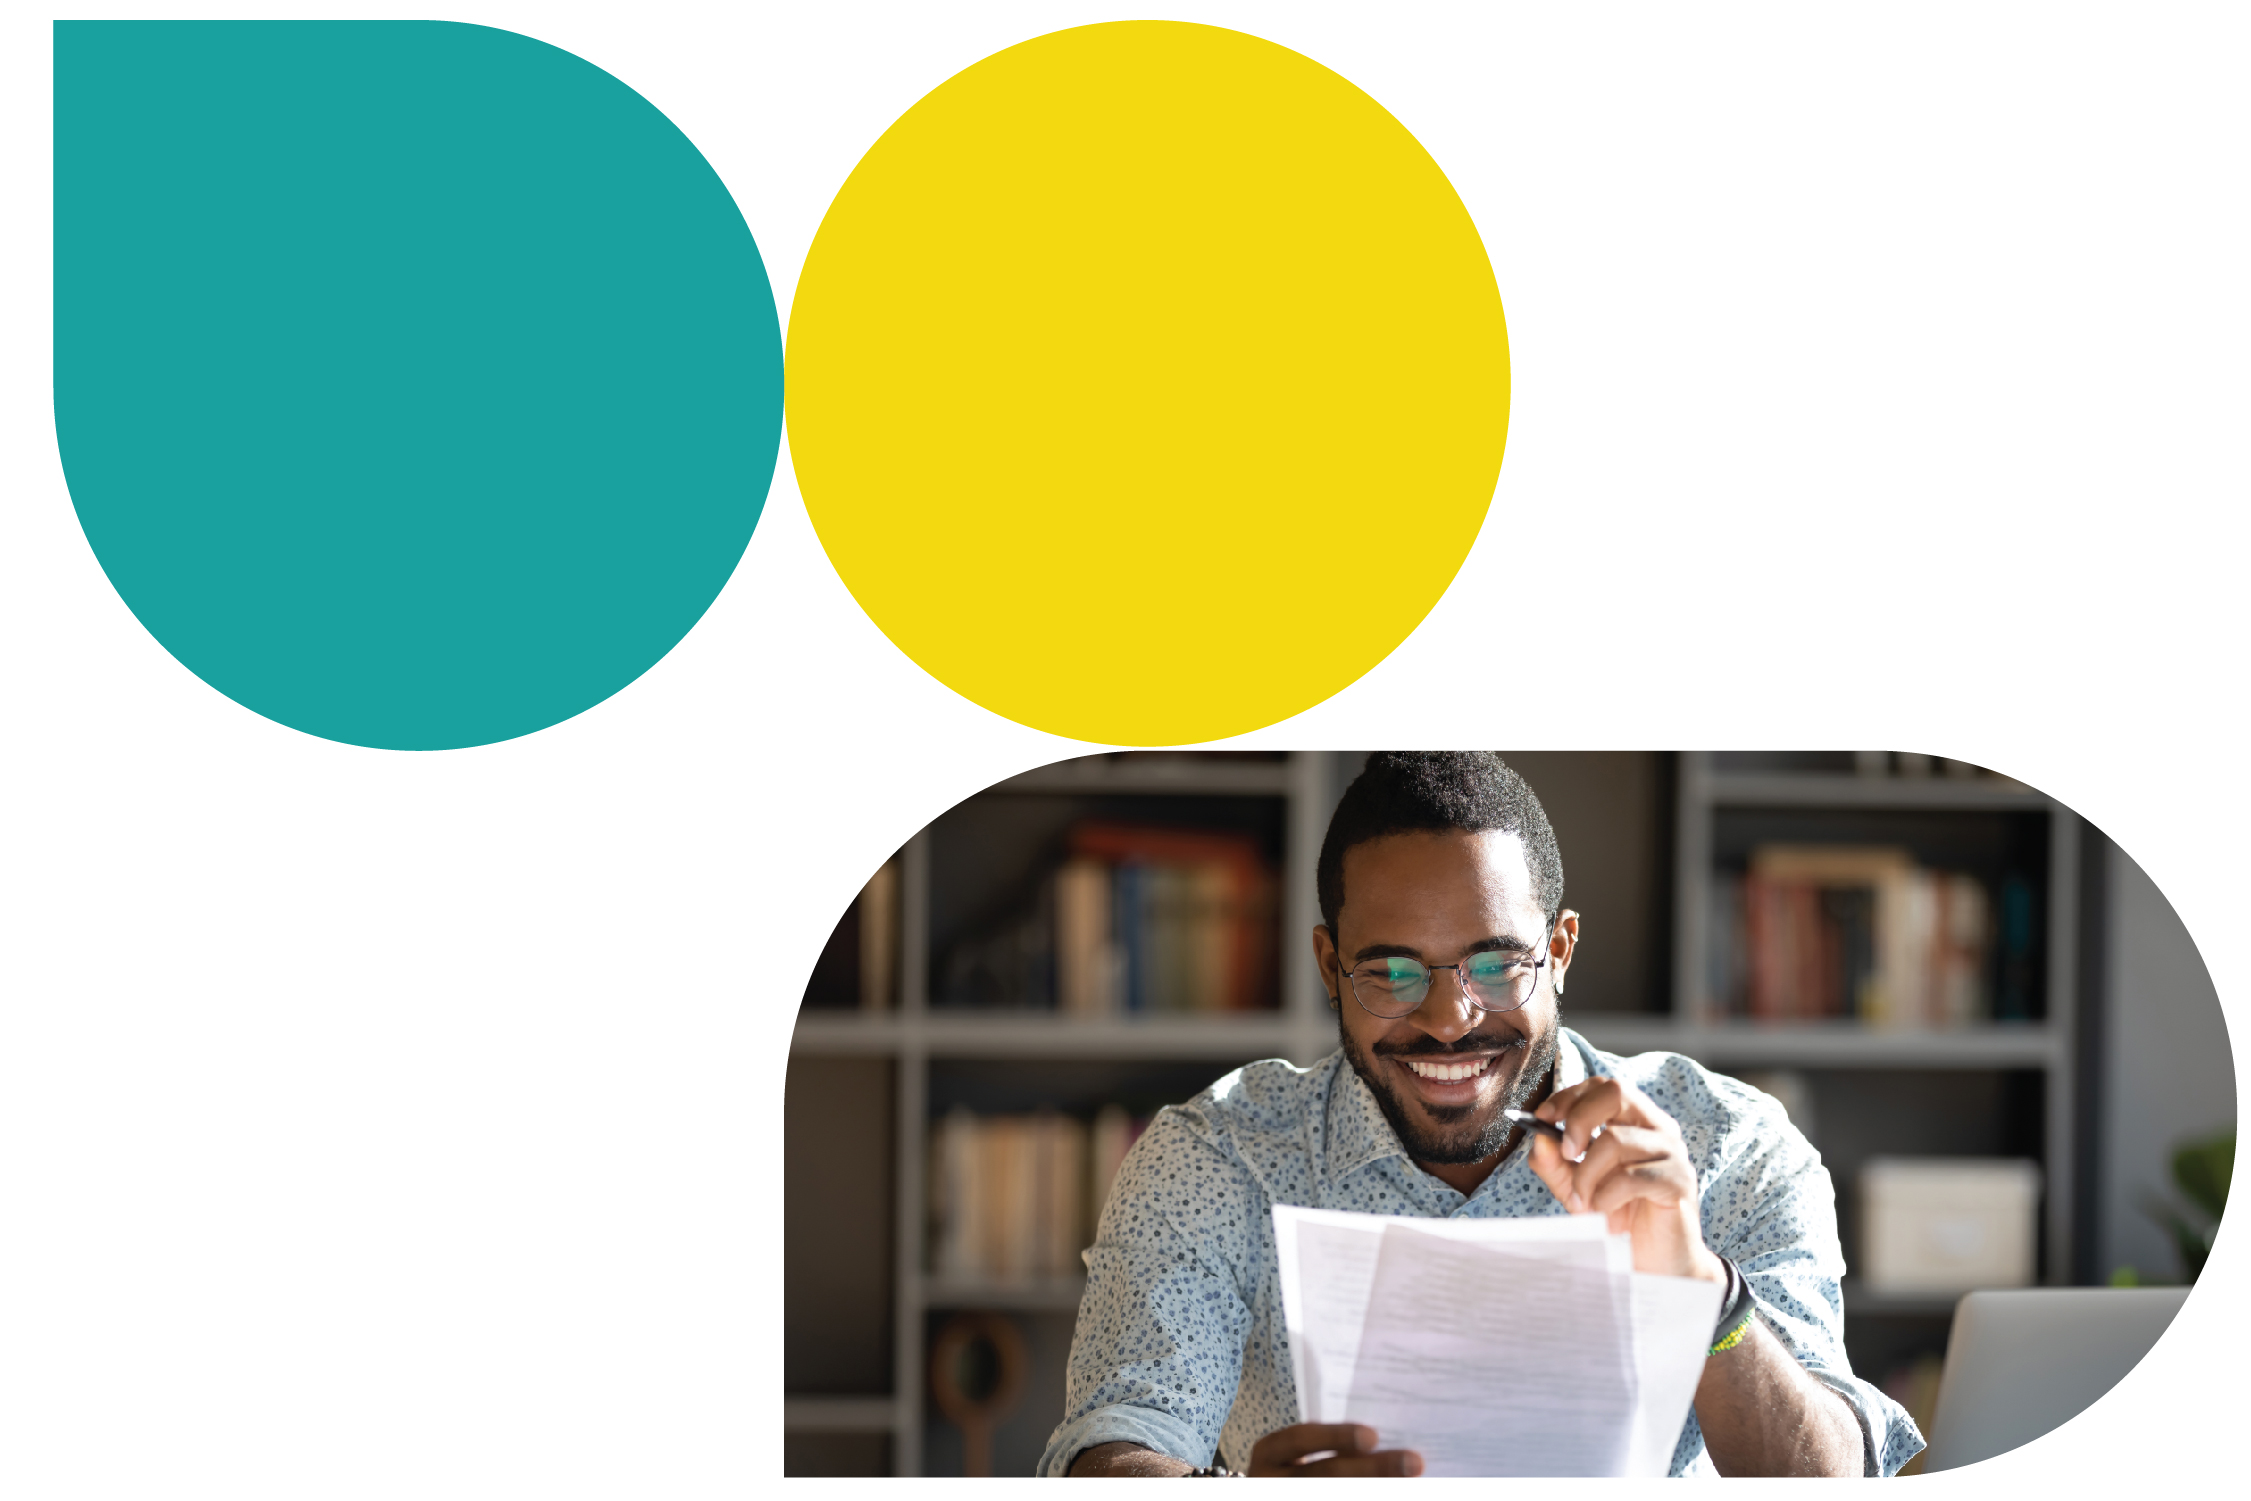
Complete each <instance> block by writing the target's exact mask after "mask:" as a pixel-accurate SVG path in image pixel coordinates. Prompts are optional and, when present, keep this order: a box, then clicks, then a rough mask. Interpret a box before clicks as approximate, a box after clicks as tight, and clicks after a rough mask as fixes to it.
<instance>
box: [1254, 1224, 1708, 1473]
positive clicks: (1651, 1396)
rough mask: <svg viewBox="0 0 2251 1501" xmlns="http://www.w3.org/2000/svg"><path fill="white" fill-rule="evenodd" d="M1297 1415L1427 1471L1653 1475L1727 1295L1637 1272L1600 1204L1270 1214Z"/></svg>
mask: <svg viewBox="0 0 2251 1501" xmlns="http://www.w3.org/2000/svg"><path fill="white" fill-rule="evenodd" d="M1274 1240H1275V1250H1276V1253H1277V1260H1278V1262H1279V1266H1280V1271H1281V1293H1282V1310H1283V1321H1284V1323H1285V1325H1286V1327H1287V1329H1288V1333H1289V1344H1290V1363H1291V1370H1292V1374H1293V1375H1294V1376H1295V1378H1296V1380H1297V1391H1298V1412H1299V1416H1300V1417H1301V1418H1302V1419H1304V1420H1305V1421H1308V1422H1329V1423H1333V1422H1360V1423H1367V1424H1368V1425H1369V1426H1371V1427H1373V1428H1374V1429H1375V1430H1376V1431H1377V1433H1378V1434H1379V1435H1380V1436H1381V1441H1382V1444H1383V1446H1384V1447H1385V1448H1387V1449H1391V1448H1408V1449H1414V1450H1416V1451H1417V1452H1419V1453H1420V1454H1421V1455H1422V1457H1423V1463H1424V1473H1425V1474H1429V1475H1662V1474H1664V1473H1665V1471H1666V1469H1667V1468H1668V1467H1669V1465H1670V1463H1671V1459H1672V1452H1673V1446H1674V1444H1675V1442H1676V1441H1677V1440H1678V1438H1679V1435H1680V1429H1681V1425H1682V1423H1683V1422H1684V1421H1686V1419H1687V1416H1688V1408H1689V1404H1690V1402H1691V1401H1692V1400H1693V1399H1694V1396H1695V1391H1696V1382H1697V1379H1698V1377H1699V1376H1700V1375H1701V1373H1702V1370H1703V1362H1704V1350H1705V1347H1706V1345H1707V1344H1708V1343H1709V1341H1710V1339H1711V1331H1712V1325H1713V1322H1714V1321H1715V1320H1716V1319H1717V1318H1718V1317H1719V1300H1720V1293H1721V1289H1720V1288H1719V1287H1718V1286H1717V1285H1716V1284H1714V1283H1709V1282H1700V1281H1694V1280H1691V1279H1688V1278H1680V1277H1652V1276H1647V1275H1645V1274H1642V1273H1637V1272H1635V1271H1633V1270H1632V1264H1633V1263H1632V1249H1631V1245H1630V1242H1629V1241H1628V1238H1627V1237H1626V1236H1624V1235H1610V1234H1608V1233H1606V1231H1605V1228H1604V1222H1603V1217H1602V1216H1601V1215H1596V1214H1585V1215H1568V1216H1562V1215H1558V1216H1548V1217H1541V1218H1531V1219H1501V1220H1437V1219H1407V1218H1400V1217H1395V1216H1388V1215H1372V1214H1349V1213H1344V1212H1342V1211H1336V1210H1320V1209H1299V1208H1295V1207H1291V1206H1287V1205H1276V1206H1275V1208H1274Z"/></svg>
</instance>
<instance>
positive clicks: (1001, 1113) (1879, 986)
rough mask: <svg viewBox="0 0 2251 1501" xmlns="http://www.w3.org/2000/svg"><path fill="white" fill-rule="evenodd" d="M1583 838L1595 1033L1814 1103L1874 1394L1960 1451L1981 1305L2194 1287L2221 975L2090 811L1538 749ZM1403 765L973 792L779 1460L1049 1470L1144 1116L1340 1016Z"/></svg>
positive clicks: (2220, 1037) (818, 1280)
mask: <svg viewBox="0 0 2251 1501" xmlns="http://www.w3.org/2000/svg"><path fill="white" fill-rule="evenodd" d="M1502 755H1503V756H1504V757H1505V758H1506V759H1507V760H1508V762H1509V764H1510V765H1512V766H1514V767H1516V769H1517V770H1518V771H1519V772H1521V773H1522V774H1523V775H1524V777H1525V778H1526V780H1527V781H1529V782H1530V783H1531V785H1532V787H1533V789H1534V790H1535V791H1536V792H1537V793H1538V794H1539V797H1540V800H1541V802H1542V804H1543V805H1544V806H1545V807H1546V809H1547V811H1548V816H1549V818H1550V820H1551V821H1552V822H1553V824H1554V826H1555V830H1556V834H1557V837H1558V839H1559V841H1560V842H1561V844H1562V848H1563V861H1564V871H1565V877H1566V883H1567V890H1566V894H1565V903H1566V905H1568V906H1570V907H1571V908H1573V909H1574V910H1576V911H1578V912H1579V913H1580V914H1581V920H1582V934H1583V936H1582V940H1581V948H1580V951H1579V955H1578V957H1577V958H1576V959H1575V960H1574V962H1573V965H1572V970H1571V987H1570V994H1569V997H1568V999H1567V1001H1566V1002H1565V1005H1564V1007H1563V1020H1564V1022H1565V1024H1566V1025H1569V1026H1572V1027H1575V1028H1576V1029H1578V1030H1579V1031H1580V1032H1581V1033H1583V1034H1584V1035H1585V1036H1586V1037H1587V1038H1588V1039H1589V1040H1590V1041H1592V1042H1593V1043H1594V1044H1595V1045H1596V1046H1597V1047H1600V1048H1603V1049H1605V1050H1607V1051H1610V1052H1613V1053H1636V1052H1642V1051H1647V1050H1651V1049H1665V1050H1670V1051H1676V1052H1680V1053H1685V1054H1687V1055H1688V1056H1690V1057H1692V1058H1695V1059H1697V1060H1698V1061H1699V1062H1702V1063H1704V1064H1705V1065H1707V1066H1709V1067H1711V1068H1714V1069H1717V1070H1719V1071H1721V1072H1724V1073H1728V1074H1732V1075H1734V1076H1736V1077H1738V1078H1741V1079H1744V1080H1746V1081H1748V1082H1750V1083H1752V1084H1755V1085H1756V1086H1758V1087H1759V1088H1761V1089H1764V1090H1766V1091H1768V1092H1769V1093H1771V1094H1773V1095H1775V1096H1776V1097H1777V1098H1778V1099H1780V1100H1781V1101H1782V1103H1783V1105H1784V1106H1785V1108H1786V1109H1787V1110H1788V1111H1789V1113H1790V1116H1791V1118H1792V1120H1793V1121H1794V1122H1795V1123H1796V1124H1797V1125H1798V1126H1799V1128H1800V1129H1801V1130H1803V1131H1804V1132H1805V1133H1806V1135H1807V1136H1808V1137H1809V1138H1811V1140H1812V1141H1813V1143H1814V1145H1815V1146H1816V1147H1817V1148H1818V1149H1819V1150H1820V1151H1821V1154H1822V1156H1823V1159H1824V1160H1825V1162H1826V1163H1827V1165H1828V1167H1829V1171H1830V1173H1831V1175H1832V1176H1833V1178H1834V1180H1835V1183H1836V1188H1837V1217H1838V1223H1839V1231H1840V1233H1841V1235H1842V1238H1843V1242H1844V1247H1845V1254H1846V1258H1847V1262H1848V1265H1849V1268H1850V1270H1849V1273H1848V1275H1847V1278H1846V1281H1845V1284H1844V1298H1845V1340H1846V1346H1847V1349H1848V1353H1849V1354H1850V1356H1851V1358H1852V1363H1853V1368H1854V1370H1855V1371H1856V1372H1857V1373H1858V1374H1860V1375H1862V1376H1864V1377H1866V1378H1868V1379H1870V1380H1872V1381H1876V1382H1878V1383H1879V1384H1881V1385H1883V1386H1884V1387H1885V1388H1886V1389H1887V1390H1889V1391H1891V1392H1892V1393H1893V1395H1895V1396H1896V1397H1898V1398H1899V1400H1900V1401H1901V1402H1903V1403H1904V1404H1906V1405H1907V1407H1908V1408H1909V1410H1910V1411H1912V1412H1914V1413H1916V1414H1917V1416H1918V1418H1919V1419H1922V1420H1923V1421H1924V1422H1925V1424H1926V1431H1927V1421H1928V1415H1929V1411H1930V1407H1931V1404H1932V1402H1933V1401H1934V1399H1935V1395H1936V1389H1937V1382H1938V1375H1939V1370H1940V1363H1941V1362H1942V1360H1943V1358H1944V1355H1945V1349H1946V1340H1947V1333H1948V1327H1949V1321H1950V1318H1951V1315H1952V1312H1953V1308H1954V1304H1955V1301H1956V1300H1957V1299H1958V1297H1959V1296H1960V1295H1961V1293H1963V1292H1965V1291H1968V1290H1970V1289H1973V1288H1978V1287H2008V1286H2026V1285H2034V1284H2050V1285H2072V1284H2104V1283H2109V1284H2122V1285H2130V1284H2141V1285H2149V1284H2165V1283H2178V1282H2185V1281H2189V1280H2193V1278H2194V1276H2195V1274H2196V1272H2197V1271H2198V1270H2199V1268H2200V1267H2201V1265H2202V1260H2203V1254H2204V1250H2205V1248H2206V1247H2208V1246H2209V1244H2210V1236H2211V1233H2212V1230H2213V1228H2214V1226H2215V1225H2216V1224H2217V1220H2218V1216H2219V1213H2220V1210H2221V1208H2222V1205H2223V1204H2224V1200H2225V1194H2226V1185H2227V1178H2228V1174H2229V1172H2230V1170H2231V1166H2232V1160H2233V1149H2234V1128H2235V1109H2236V1105H2235V1078H2234V1071H2233V1067H2232V1064H2231V1062H2230V1054H2229V1050H2228V1041H2227V1033H2226V1025H2225V1022H2224V1021H2223V1019H2222V1016H2221V1013H2220V1009H2219V1003H2218V998H2217V996H2216V995H2215V994H2214V991H2213V988H2212V982H2211V979H2210V977H2209V975H2208V974H2207V972H2206V971H2205V968H2204V965H2203V963H2202V961H2201V960H2200V959H2199V958H2198V956H2197V952H2196V948H2195V945H2194V944H2193V943H2192V942H2191V941H2190V939H2189V936H2188V934H2187V932H2186V930H2185V929H2184V928H2183V927H2182V926H2181V924H2180V921H2179V919H2178V918H2177V917H2176V916H2175V915H2174V913H2173V910H2172V908H2171V907H2170V906H2169V905H2168V904H2167V902H2166V901H2165V898H2164V897H2163V896H2162V895H2161V894H2160V893H2159V892H2158V891H2157V889H2156V887H2155V886H2154V885H2152V884H2151V882H2150V881H2149V879H2148V878H2147V877H2146V876H2145V875H2144V874H2143V873H2142V872H2141V870H2140V869H2139V867H2137V866H2136V865H2135V864H2134V863H2133V861H2132V860H2131V859H2129V858H2127V856H2126V855H2125V854H2124V852H2122V851H2120V850H2119V849H2117V848H2116V847H2115V846H2113V845H2111V844H2110V843H2109V841H2107V840H2106V839H2105V838H2104V837H2103V836H2102V834H2101V832H2100V831H2099V830H2097V829H2095V828H2094V827H2093V826H2092V825H2090V824H2088V823H2087V822H2085V821H2084V820H2082V819H2081V818H2079V817H2078V816H2077V815H2076V814H2074V813H2073V812H2072V811H2071V810H2069V809H2068V808H2064V807H2062V806H2061V805H2060V804H2057V803H2055V802H2053V801H2052V800H2050V799H2048V798H2046V797H2045V796H2043V795H2042V794H2041V793H2040V792H2038V791H2037V790H2036V789H2033V788H2029V787H2025V786H2023V785H2021V784H2019V783H2016V782H2013V781H2010V780H2008V779H2007V778H2005V777H2001V776H1997V775H1994V774H1992V773H1990V772H1987V771H1984V770H1982V769H1980V768H1977V767H1972V766H1968V765H1966V764H1963V763H1959V762H1944V761H1934V760H1933V759H1932V758H1930V757H1927V756H1919V755H1913V754H1906V753H1894V752H1868V751H1861V752H1834V753H1828V752H1786V753H1754V752H1741V753H1727V752H1719V753H1703V752H1698V753H1686V752H1683V753H1677V754H1676V753H1669V752H1615V753H1613V752H1556V751H1541V752H1532V751H1526V752H1508V751H1504V752H1502ZM1365 759H1366V753H1364V752H1357V753H1356V752H1329V751H1321V752H1242V753H1208V752H1178V753H1176V752H1121V753H1115V754H1108V755H1099V756H1090V757H1086V758H1082V759H1079V760H1075V761H1068V762H1062V763H1058V764H1056V765H1054V766H1049V767H1044V768H1041V769H1039V770H1036V771H1033V772H1029V773H1026V774H1025V775H1023V776H1020V777H1016V778H1012V779H1011V780H1009V781H1007V782H1004V783H1001V784H999V785H997V786H995V787H992V788H990V789H988V790H986V791H985V792H982V793H979V794H977V795H976V796H973V797H971V798H968V799H966V800H965V801H963V802H962V803H961V804H959V805H958V806H956V807H955V808H953V809H951V810H950V811H948V812H947V813H946V814H944V815H943V816H942V817H940V818H939V819H938V820H937V821H936V822H934V823H932V824H931V825H930V826H929V827H928V828H926V829H924V830H922V831H921V832H920V833H918V834H916V835H915V837H914V838H913V839H912V840H910V841H909V842H908V843H907V844H906V846H905V847H904V848H902V849H901V850H900V851H899V853H898V854H897V856H896V857H894V858H893V859H892V860H891V861H889V862H888V863H886V864H885V866H884V867H883V868H882V869H881V870H880V871H878V872H876V873H874V875H873V876H872V877H871V879H870V880H869V882H868V884H867V886H866V888H865V889H864V890H863V891H862V892H861V893H860V895H859V896H858V898H857V899H856V900H855V901H854V902H853V903H852V904H851V906H850V908H849V909H848V910H847V911H846V912H845V913H844V914H843V915H842V917H841V918H840V919H839V921H838V922H837V924H836V928H835V931H834V933H833V934H832V935H831V937H830V939H829V942H828V944H827V947H826V949H825V951H824V952H823V954H822V956H821V959H820V961H819V963H818V965H817V966H816V968H815V970H814V973H813V975H812V978H811V980H810V981H809V982H808V984H807V986H806V991H805V998H804V1005H803V1009H802V1010H801V1012H800V1014H799V1019H798V1023H797V1027H796V1031H795V1034H794V1037H793V1041H792V1045H791V1053H790V1064H789V1077H788V1093H787V1098H786V1101H785V1128H784V1153H785V1180H786V1203H785V1206H784V1223H783V1239H784V1273H783V1279H784V1286H783V1289H782V1293H783V1319H784V1326H785V1334H784V1361H785V1373H784V1381H785V1387H786V1390H787V1392H788V1397H787V1408H786V1414H785V1439H784V1470H785V1473H787V1474H792V1475H890V1474H899V1475H961V1474H965V1473H966V1474H986V1473H990V1474H1003V1475H1006V1474H1028V1473H1030V1471H1031V1467H1032V1465H1033V1464H1034V1463H1035V1462H1036V1460H1037V1458H1038V1456H1039V1454H1040V1451H1041V1450H1042V1448H1043V1447H1044V1446H1045V1444H1046V1441H1047V1437H1048V1435H1049V1433H1050V1432H1051V1431H1052V1430H1053V1429H1054V1427H1055V1425H1056V1424H1057V1423H1058V1422H1059V1421H1060V1420H1061V1418H1062V1413H1063V1372H1064V1363H1065V1358H1066V1356H1067V1354H1068V1352H1069V1348H1070V1340H1071V1332H1072V1327H1073V1322H1074V1319H1075V1316H1076V1311H1077V1306H1078V1298H1079V1294H1080V1291H1081V1289H1082V1286H1083V1267H1082V1266H1081V1264H1080V1262H1079V1258H1078V1253H1079V1251H1080V1249H1081V1248H1083V1247H1084V1246H1085V1245H1086V1244H1087V1243H1088V1241H1089V1240H1090V1239H1091V1236H1092V1229H1093V1221H1094V1216H1095V1215H1096V1214H1097V1213H1098V1212H1099V1209H1100V1205H1101V1201H1102V1198H1103V1195H1104V1194H1105V1193H1106V1192H1107V1188H1108V1184H1109V1179H1110V1176H1111V1174H1112V1173H1114V1171H1115V1170H1116V1166H1117V1163H1118V1160H1119V1159H1120V1158H1121V1157H1122V1156H1123V1155H1124V1153H1125V1151H1126V1149H1127V1147H1128V1146H1130V1145H1131V1143H1132V1141H1133V1139H1134V1137H1135V1136H1137V1135H1138V1134H1139V1132H1140V1130H1141V1129H1142V1128H1143V1127H1144V1126H1145V1125H1146V1123H1147V1121H1148V1119H1149V1117H1150V1116H1151V1115H1152V1114H1153V1113H1154V1112H1155V1111H1157V1110H1158V1109H1160V1108H1162V1107H1163V1106H1165V1105H1167V1104H1170V1103H1176V1102H1179V1101H1182V1100H1186V1099H1188V1098H1189V1097H1190V1096H1192V1095H1194V1094H1196V1093H1197V1092H1198V1091H1200V1090H1201V1089H1203V1088H1204V1087H1205V1086H1207V1085H1208V1084H1210V1083H1211V1082H1212V1081H1213V1080H1214V1079H1216V1078H1218V1077H1219V1076H1220V1075H1221V1074H1223V1073H1225V1072H1226V1071H1228V1070H1229V1069H1231V1068H1233V1067H1235V1066H1237V1065H1239V1064H1241V1063H1244V1062H1247V1061H1250V1060H1252V1059H1257V1058H1272V1057H1285V1058H1290V1059H1292V1060H1295V1061H1297V1062H1300V1063H1310V1062H1312V1061H1313V1060H1314V1059H1316V1058H1318V1057H1320V1056H1322V1055H1324V1054H1326V1053H1328V1052H1330V1051H1332V1050H1333V1048H1334V1046H1335V1022H1334V1020H1333V1017H1332V1014H1331V1013H1330V1012H1329V1010H1328V1007H1327V1004H1326V997H1325V995H1324V993H1323V991H1322V989H1321V986H1320V983H1319V980H1318V978H1317V977H1316V974H1315V971H1314V967H1313V962H1312V955H1311V946H1310V941H1309V939H1308V937H1307V935H1308V934H1309V932H1310V931H1311V929H1312V927H1313V925H1314V924H1315V923H1316V922H1317V921H1318V920H1319V912H1318V908H1317V906H1316V903H1315V899H1314V889H1313V866H1314V860H1315V857H1316V855H1317V854H1318V852H1319V848H1320V841H1321V836H1322V834H1323V832H1324V831H1325V830H1326V828H1327V825H1328V818H1329V814H1330V811H1331V810H1332V809H1333V808H1334V807H1335V805H1336V801H1337V798H1338V797H1339V796H1340V795H1341V794H1342V792H1343V790H1344V787H1345V785H1346V784H1347V783H1349V782H1350V781H1351V779H1352V778H1353V777H1354V776H1355V775H1357V774H1358V771H1359V768H1360V765H1361V763H1362V762H1363V761H1364V760H1365Z"/></svg>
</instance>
